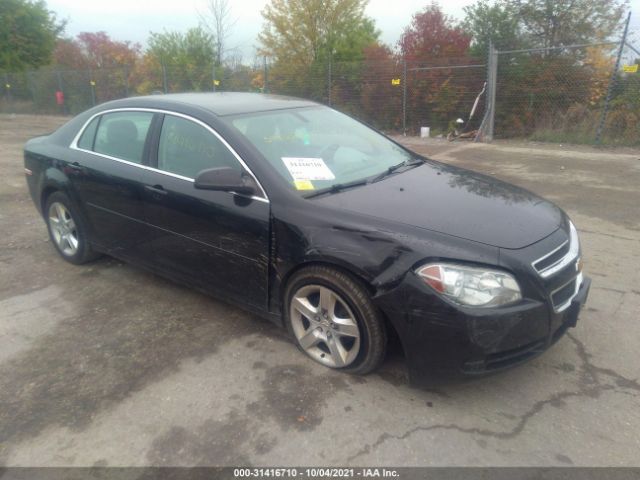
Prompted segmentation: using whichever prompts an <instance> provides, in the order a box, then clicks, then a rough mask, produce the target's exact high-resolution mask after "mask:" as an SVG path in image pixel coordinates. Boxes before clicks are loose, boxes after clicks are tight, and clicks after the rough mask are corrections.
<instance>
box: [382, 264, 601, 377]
mask: <svg viewBox="0 0 640 480" xmlns="http://www.w3.org/2000/svg"><path fill="white" fill-rule="evenodd" d="M590 285H591V280H590V279H589V278H587V277H583V278H582V283H581V284H580V286H579V289H578V292H577V294H576V295H575V296H574V298H573V300H572V301H571V305H570V306H569V308H567V309H565V310H564V311H562V312H561V313H556V312H554V310H553V308H552V307H551V306H550V304H549V303H548V302H544V301H537V300H531V299H524V300H523V301H522V302H520V303H518V304H517V305H515V306H510V307H500V308H487V309H482V308H466V307H461V306H456V305H453V304H451V303H449V302H447V301H445V300H443V299H442V298H441V297H440V296H439V295H437V294H436V293H434V292H431V291H430V289H428V288H427V287H426V286H425V285H424V283H423V282H422V280H420V279H419V278H418V277H417V276H416V275H413V274H409V275H407V276H406V277H405V279H404V280H403V281H402V282H401V283H400V284H399V285H398V286H396V287H395V288H393V289H392V290H390V291H388V292H386V293H384V294H381V295H378V296H376V298H375V301H376V304H377V305H378V306H379V307H380V308H381V309H382V311H383V312H384V313H385V314H386V316H387V318H388V319H389V320H390V321H391V323H392V324H393V326H394V327H395V329H396V331H397V332H398V335H399V336H400V340H401V342H402V345H403V348H404V353H405V357H406V360H407V366H408V370H409V377H410V381H411V383H412V384H416V385H420V384H428V383H432V382H434V381H436V382H442V381H449V380H452V379H455V378H460V377H467V378H468V377H475V376H479V375H485V374H489V373H492V372H496V371H500V370H503V369H505V368H508V367H512V366H514V365H518V364H520V363H523V362H525V361H527V360H530V359H531V358H533V357H535V356H537V355H539V354H541V353H542V352H544V351H545V350H547V349H548V348H549V347H550V346H551V345H553V344H554V343H555V342H556V341H558V340H559V339H560V338H561V337H562V336H563V335H564V333H565V332H566V331H567V330H568V329H569V328H571V327H574V326H575V325H576V322H577V320H578V315H579V313H580V310H581V308H582V306H583V305H584V303H585V302H586V299H587V296H588V294H589V287H590Z"/></svg>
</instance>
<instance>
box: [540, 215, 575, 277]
mask: <svg viewBox="0 0 640 480" xmlns="http://www.w3.org/2000/svg"><path fill="white" fill-rule="evenodd" d="M579 255H580V240H579V239H578V231H577V230H576V227H574V226H573V223H571V222H569V240H567V241H566V242H564V243H562V244H561V245H559V246H558V247H556V248H554V249H553V250H551V251H550V252H549V253H547V254H546V255H544V256H542V257H540V258H539V259H537V260H535V261H533V262H532V263H531V266H532V267H533V268H534V270H535V271H536V272H538V275H540V276H541V277H542V278H548V277H551V276H552V275H555V274H556V273H558V272H560V271H561V270H563V269H565V268H566V267H568V266H569V265H570V264H571V263H572V262H573V261H575V260H577V259H578V256H579Z"/></svg>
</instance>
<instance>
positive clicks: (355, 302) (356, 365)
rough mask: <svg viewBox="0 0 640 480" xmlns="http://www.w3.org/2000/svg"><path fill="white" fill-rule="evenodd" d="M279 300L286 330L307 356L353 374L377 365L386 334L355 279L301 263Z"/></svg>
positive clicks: (372, 306) (327, 365)
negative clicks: (302, 266)
mask: <svg viewBox="0 0 640 480" xmlns="http://www.w3.org/2000/svg"><path fill="white" fill-rule="evenodd" d="M284 298H285V306H286V310H285V323H286V325H287V329H288V330H289V332H290V333H291V334H292V335H293V337H294V339H295V341H296V344H297V345H298V348H300V350H302V351H303V352H304V353H305V354H307V355H308V356H309V357H311V358H312V359H313V360H315V361H316V362H318V363H320V364H322V365H324V366H326V367H329V368H334V369H337V370H341V371H344V372H349V373H353V374H358V375H365V374H367V373H370V372H372V371H374V370H375V369H376V368H378V366H379V365H380V363H381V362H382V360H383V359H384V356H385V353H386V347H387V332H386V330H385V324H384V319H383V317H382V314H381V312H380V311H379V310H378V308H377V307H376V306H375V305H374V304H373V302H372V301H371V297H370V295H369V293H368V291H367V289H366V288H365V286H364V285H363V284H362V282H360V281H359V280H358V279H356V278H354V277H352V276H351V275H349V274H347V273H344V272H342V271H340V270H336V269H333V268H330V267H326V266H312V267H307V268H304V269H302V270H300V271H299V272H296V273H295V274H294V275H293V276H292V277H291V279H290V280H289V282H288V284H287V288H286V290H285V297H284Z"/></svg>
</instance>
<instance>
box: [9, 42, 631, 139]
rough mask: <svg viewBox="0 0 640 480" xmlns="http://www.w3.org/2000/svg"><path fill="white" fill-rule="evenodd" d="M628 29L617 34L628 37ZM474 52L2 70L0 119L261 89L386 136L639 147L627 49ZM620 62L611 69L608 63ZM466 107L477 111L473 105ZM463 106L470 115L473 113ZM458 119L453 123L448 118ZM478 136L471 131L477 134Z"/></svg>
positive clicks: (600, 46)
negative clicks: (424, 132)
mask: <svg viewBox="0 0 640 480" xmlns="http://www.w3.org/2000/svg"><path fill="white" fill-rule="evenodd" d="M637 36H638V35H637V32H629V35H628V36H627V38H635V37H637ZM620 45H621V43H608V44H594V45H580V46H574V47H564V48H563V49H556V50H553V49H551V50H539V49H538V50H518V51H501V52H497V51H493V53H492V54H490V55H489V57H488V59H485V58H474V57H457V58H439V59H434V60H429V61H412V62H409V61H404V60H403V59H401V58H397V57H391V58H386V59H375V60H374V59H372V60H364V61H360V62H317V63H315V64H313V65H312V66H311V67H301V66H296V65H289V64H285V63H281V62H280V63H273V64H270V63H269V62H268V61H267V60H266V59H265V60H264V61H258V62H256V64H255V65H253V66H247V65H242V64H238V65H235V66H234V67H219V68H216V69H214V68H212V67H211V66H188V67H177V66H172V65H161V64H147V63H145V62H144V60H142V61H141V62H140V64H139V65H136V66H135V67H129V66H122V67H117V68H108V69H107V68H105V69H100V70H93V71H92V70H82V71H80V70H62V69H55V68H44V69H40V70H37V71H26V72H18V73H1V72H0V79H3V80H4V81H3V83H4V92H3V95H2V97H1V99H0V112H4V113H36V114H61V115H74V114H77V113H79V112H81V111H83V110H86V109H87V108H90V107H91V106H93V105H96V104H99V103H103V102H106V101H109V100H113V99H117V98H124V97H129V96H134V95H147V94H161V93H173V92H187V91H244V92H269V93H276V94H282V95H292V96H297V97H303V98H308V99H311V100H315V101H318V102H320V103H324V104H327V105H330V106H332V107H334V108H336V109H338V110H341V111H344V112H346V113H348V114H350V115H353V116H355V117H357V118H359V119H361V120H363V121H365V122H366V123H368V124H370V125H372V126H374V127H376V128H379V129H382V130H384V131H387V132H390V133H405V134H407V135H417V134H419V133H420V131H421V128H423V127H428V128H429V130H430V135H431V136H440V135H442V136H447V134H448V133H449V132H451V131H453V130H455V129H457V130H459V132H458V133H460V132H467V133H468V134H469V135H468V136H470V137H472V138H473V137H475V138H477V139H479V140H487V141H490V140H491V139H493V138H498V139H506V138H526V139H531V140H538V141H551V142H566V143H570V142H571V143H604V144H607V145H640V71H638V67H637V63H638V59H639V58H640V53H638V51H637V49H635V48H634V47H633V46H632V45H631V44H628V43H626V42H625V43H624V44H622V46H623V48H622V49H620V48H619V47H620ZM618 54H619V56H620V62H616V60H617V59H618ZM474 105H475V108H474ZM472 111H473V115H471V113H472ZM459 118H460V119H462V122H461V123H460V122H456V120H457V119H459ZM476 131H477V135H475V132H476Z"/></svg>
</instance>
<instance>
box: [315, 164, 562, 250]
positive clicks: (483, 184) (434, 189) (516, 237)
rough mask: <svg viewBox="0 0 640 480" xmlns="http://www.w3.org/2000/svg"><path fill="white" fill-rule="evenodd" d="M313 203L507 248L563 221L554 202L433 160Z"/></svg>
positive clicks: (529, 240) (550, 230)
mask: <svg viewBox="0 0 640 480" xmlns="http://www.w3.org/2000/svg"><path fill="white" fill-rule="evenodd" d="M317 201H318V202H321V203H322V204H324V205H327V206H332V207H338V208H341V209H344V210H349V211H352V212H355V213H359V214H362V215H367V216H371V217H377V218H380V219H386V220H389V221H393V222H401V223H404V224H408V225H413V226H416V227H419V228H423V229H428V230H432V231H437V232H440V233H445V234H447V235H453V236H456V237H460V238H464V239H467V240H472V241H475V242H481V243H484V244H487V245H492V246H495V247H499V248H510V249H516V248H522V247H525V246H527V245H530V244H532V243H535V242H537V241H538V240H541V239H542V238H544V237H546V236H548V235H550V234H551V233H553V232H554V231H555V230H557V229H558V227H560V225H561V224H562V222H563V213H562V211H561V210H560V209H559V208H558V207H557V206H555V205H554V204H552V203H551V202H548V201H546V200H544V199H542V198H540V197H538V196H536V195H534V194H533V193H531V192H529V191H527V190H524V189H522V188H520V187H516V186H515V185H511V184H509V183H505V182H501V181H499V180H496V179H494V178H492V177H488V176H486V175H481V174H478V173H475V172H471V171H469V170H465V169H461V168H457V167H453V166H450V165H443V164H439V163H435V162H433V163H431V162H428V163H425V164H424V165H420V166H418V167H415V168H412V169H409V170H407V171H404V172H402V173H396V174H392V175H391V176H389V177H386V178H384V179H383V180H380V181H378V182H374V183H371V184H368V185H365V186H361V187H356V188H352V189H349V190H345V191H343V192H339V193H335V194H331V195H325V196H322V197H318V198H317Z"/></svg>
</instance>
